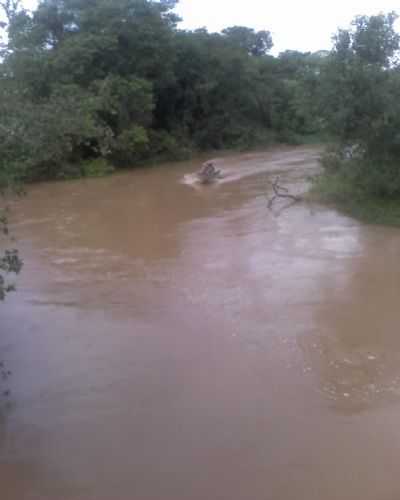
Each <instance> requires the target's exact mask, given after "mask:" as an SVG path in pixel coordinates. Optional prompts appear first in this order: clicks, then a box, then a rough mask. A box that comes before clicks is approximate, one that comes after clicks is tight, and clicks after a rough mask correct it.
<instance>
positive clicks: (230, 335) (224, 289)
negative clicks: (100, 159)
mask: <svg viewBox="0 0 400 500" xmlns="http://www.w3.org/2000/svg"><path fill="white" fill-rule="evenodd" d="M318 155H319V149H317V148H309V147H306V148H304V147H299V148H286V149H276V150H272V151H269V152H265V153H254V154H243V155H235V156H224V157H222V158H219V159H217V161H216V164H217V166H218V168H221V169H222V170H223V172H224V175H225V177H224V179H223V180H221V181H220V182H218V183H217V184H215V185H212V186H205V187H201V186H198V185H196V184H195V183H194V182H193V176H192V174H193V172H195V171H196V169H197V168H199V166H200V163H201V162H200V161H193V162H188V163H179V164H176V165H163V166H159V167H154V168H151V169H149V168H148V169H138V170H135V171H131V172H128V173H124V174H121V175H116V176H113V177H110V178H105V179H95V180H80V181H76V182H75V181H74V182H67V183H56V184H54V183H53V184H41V185H36V186H33V187H32V188H31V189H29V192H28V195H27V196H26V197H25V198H23V199H22V200H19V201H18V202H16V203H15V206H14V207H13V231H14V233H15V234H16V236H17V238H18V246H19V248H20V251H21V253H22V255H23V257H24V260H25V267H24V272H23V274H22V275H21V279H20V281H19V286H18V293H16V294H13V295H12V296H11V297H10V298H9V299H8V300H7V302H6V304H4V305H1V306H0V330H1V335H0V359H6V360H7V365H8V367H9V368H10V369H12V372H13V376H12V377H11V379H10V380H9V381H8V386H9V388H10V390H11V396H10V398H9V403H8V405H7V408H6V405H4V404H3V406H2V410H0V498H2V499H3V498H4V500H31V499H32V500H58V499H64V500H131V499H135V500H205V499H209V500H213V499H215V500H217V499H218V500H248V499H257V500H258V499H268V500H269V499H271V500H278V499H282V500H283V499H285V500H321V499H324V500H339V499H340V500H343V499H349V500H350V499H351V500H353V499H354V500H355V499H357V500H359V499H363V500H396V499H398V498H400V479H399V474H398V464H399V463H400V427H399V425H398V422H399V418H400V334H399V331H398V325H399V323H400V308H399V297H400V268H399V265H398V263H399V257H400V231H399V230H397V229H393V228H385V227H376V226H366V225H361V224H360V223H358V222H356V221H354V220H352V219H350V218H347V217H345V216H343V215H340V214H339V213H337V212H336V211H334V210H332V209H330V208H326V207H321V206H317V205H309V204H305V203H299V204H296V205H294V206H292V207H290V208H288V209H287V210H281V208H282V206H281V204H280V202H278V204H277V205H276V206H274V209H273V210H272V211H270V210H268V209H267V198H268V196H270V195H271V193H270V187H269V184H268V182H269V181H271V180H272V179H273V178H275V177H276V176H278V175H279V177H280V182H281V183H282V185H284V186H286V187H287V188H289V189H290V191H291V192H293V193H302V192H304V191H305V190H306V189H307V182H306V179H307V177H308V176H309V175H310V174H312V173H313V172H315V170H316V169H317V168H318V167H317V159H318Z"/></svg>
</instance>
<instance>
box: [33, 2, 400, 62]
mask: <svg viewBox="0 0 400 500" xmlns="http://www.w3.org/2000/svg"><path fill="white" fill-rule="evenodd" d="M24 3H25V5H26V6H27V7H28V8H29V7H32V6H34V5H35V4H36V1H35V0H25V1H24ZM177 10H178V13H179V15H180V16H181V17H182V18H183V23H182V24H181V26H180V27H181V28H187V29H195V28H200V27H203V26H205V27H207V28H208V30H209V31H220V30H221V29H223V28H226V27H228V26H234V25H240V26H249V27H252V28H255V29H257V30H262V29H267V30H270V31H271V32H272V35H273V39H274V44H275V47H274V50H273V52H274V53H275V54H277V53H279V52H281V51H283V50H286V49H293V50H301V51H315V50H320V49H329V48H330V46H331V36H332V34H333V33H334V32H335V31H336V29H337V27H338V26H340V27H347V26H348V25H349V23H350V21H351V20H352V18H353V17H354V16H356V15H358V14H368V15H370V14H376V13H378V12H382V11H383V12H389V11H391V10H395V11H397V12H399V13H400V1H399V0H397V1H394V0H347V1H346V0H336V1H335V0H270V1H269V0H180V4H179V6H178V9H177ZM398 27H399V29H400V23H398Z"/></svg>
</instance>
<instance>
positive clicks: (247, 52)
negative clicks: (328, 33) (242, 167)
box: [0, 0, 400, 192]
mask: <svg viewBox="0 0 400 500" xmlns="http://www.w3.org/2000/svg"><path fill="white" fill-rule="evenodd" d="M0 4H1V5H2V6H3V9H4V12H5V14H6V17H7V19H8V21H7V22H6V23H4V28H5V30H6V32H7V41H6V43H5V44H4V45H3V48H2V58H1V60H2V62H1V64H0V79H1V81H0V183H3V185H4V184H6V183H8V182H10V181H12V180H17V181H21V180H22V181H33V180H39V179H59V178H70V177H77V176H83V175H100V174H103V173H106V172H107V171H108V170H110V169H112V168H115V167H117V168H118V167H128V166H133V165H135V164H139V163H143V162H146V161H149V160H153V159H180V158H185V157H186V156H188V155H189V154H190V153H191V152H192V151H198V150H207V149H219V148H242V149H244V148H250V147H253V146H256V145H268V144H270V143H271V142H277V141H278V142H288V143H299V142H301V141H303V140H305V139H306V138H307V136H313V135H316V134H329V135H330V137H332V138H333V139H335V140H336V142H337V143H338V144H340V145H351V146H355V145H356V146H357V153H358V155H359V156H358V157H357V158H359V157H361V156H362V157H363V158H366V157H368V161H369V162H370V163H374V165H375V164H376V162H381V161H384V163H385V165H386V166H387V167H385V175H387V176H392V175H393V172H392V170H395V174H396V176H397V177H398V179H397V177H396V181H397V187H398V189H399V192H400V175H399V174H398V173H397V172H400V169H398V168H397V163H396V162H397V158H398V155H399V153H400V126H399V125H400V124H399V123H398V122H399V121H400V110H399V109H398V108H399V106H400V99H399V97H400V78H399V70H398V66H397V60H396V57H395V55H396V53H397V50H398V46H399V37H398V35H397V34H396V33H395V31H394V28H393V25H394V21H395V15H394V14H389V15H379V16H374V17H359V18H357V19H356V20H355V21H354V23H353V26H352V28H351V29H350V30H347V31H339V32H338V33H337V35H336V37H335V39H334V41H333V49H332V51H331V52H325V51H321V52H317V53H300V52H297V51H286V52H284V53H282V54H280V55H279V56H278V57H273V56H271V55H269V51H270V49H271V48H272V46H273V41H272V37H271V34H270V32H268V31H258V32H257V31H255V30H252V29H250V28H246V27H240V26H234V27H230V28H227V29H225V30H224V31H222V32H221V33H208V32H207V31H206V30H205V29H199V30H195V31H184V30H180V29H179V28H178V22H179V18H178V17H177V16H176V14H175V13H174V8H175V6H176V1H175V0H160V1H151V0H42V1H41V2H40V3H39V6H38V8H37V9H36V10H35V11H34V12H29V11H27V10H24V9H23V8H22V6H21V5H20V4H19V2H18V0H0ZM266 23H268V20H267V19H266ZM353 149H354V148H353ZM342 150H343V148H342V149H341V151H342ZM337 158H338V157H337ZM330 165H331V166H332V168H333V169H334V168H337V169H340V168H342V167H341V160H340V158H339V159H338V161H337V162H336V163H335V162H334V161H330ZM360 165H361V163H360V162H359V163H358V164H357V166H355V167H354V170H355V171H357V175H361V174H360V171H361V170H362V169H363V168H364V167H363V166H360ZM362 165H364V164H362ZM370 168H371V167H370ZM385 179H386V177H385ZM382 182H383V181H382Z"/></svg>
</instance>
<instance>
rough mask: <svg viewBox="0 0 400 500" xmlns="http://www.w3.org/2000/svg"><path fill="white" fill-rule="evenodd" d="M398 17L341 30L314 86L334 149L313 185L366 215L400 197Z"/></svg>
mask: <svg viewBox="0 0 400 500" xmlns="http://www.w3.org/2000/svg"><path fill="white" fill-rule="evenodd" d="M396 19H397V16H396V15H395V14H394V13H390V14H388V15H383V14H381V15H378V16H372V17H366V16H362V17H357V18H356V19H355V20H354V21H353V25H352V29H350V30H340V31H339V32H338V33H337V35H336V37H335V39H334V48H333V50H332V53H331V54H330V56H329V58H328V59H327V61H326V64H325V65H324V67H323V71H322V73H321V78H320V84H319V93H320V100H321V102H323V107H322V106H321V110H323V112H322V117H323V120H324V124H325V126H326V127H327V128H329V130H330V131H331V133H332V134H333V135H334V136H335V138H336V140H337V147H336V149H335V150H333V151H330V152H329V153H328V154H327V155H326V157H325V158H324V161H323V164H324V167H325V171H324V175H323V176H322V177H321V178H320V179H318V182H317V189H318V190H319V192H321V193H323V195H324V198H328V199H332V200H334V201H339V202H340V203H341V204H344V205H346V206H347V207H348V208H349V209H350V210H351V212H353V213H354V212H356V213H357V214H360V213H361V214H363V215H364V218H367V219H368V220H380V221H381V220H383V219H384V218H383V219H382V210H381V209H380V208H379V207H382V205H380V203H382V201H384V200H396V199H399V198H400V99H399V97H400V65H399V63H400V61H399V43H400V36H399V35H398V33H396V31H395V29H394V23H395V21H396ZM380 200H381V201H380ZM389 205H390V207H393V204H392V203H391V202H390V203H389V204H386V205H385V206H387V207H388V206H389ZM362 207H365V210H364V209H363V208H362ZM374 207H375V208H374ZM378 212H379V213H378ZM390 213H393V210H392V208H391V209H390ZM388 217H389V218H390V216H388Z"/></svg>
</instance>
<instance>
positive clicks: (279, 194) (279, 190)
mask: <svg viewBox="0 0 400 500" xmlns="http://www.w3.org/2000/svg"><path fill="white" fill-rule="evenodd" d="M271 185H272V189H273V191H274V196H273V197H272V198H271V199H270V200H269V202H268V208H269V209H271V208H272V205H273V204H274V201H275V200H277V199H278V198H286V199H289V200H292V202H293V203H299V202H300V201H303V198H302V197H301V196H295V195H294V194H290V193H289V190H288V189H287V188H285V187H283V186H280V185H279V177H277V178H276V179H275V180H274V181H273V182H272V184H271Z"/></svg>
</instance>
